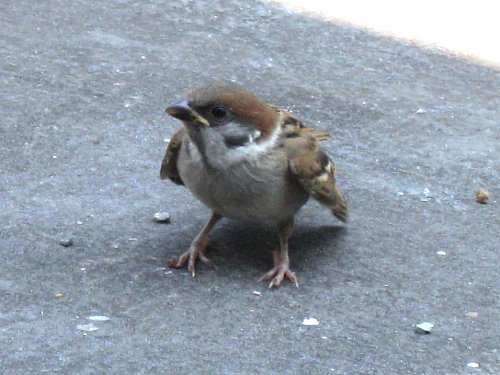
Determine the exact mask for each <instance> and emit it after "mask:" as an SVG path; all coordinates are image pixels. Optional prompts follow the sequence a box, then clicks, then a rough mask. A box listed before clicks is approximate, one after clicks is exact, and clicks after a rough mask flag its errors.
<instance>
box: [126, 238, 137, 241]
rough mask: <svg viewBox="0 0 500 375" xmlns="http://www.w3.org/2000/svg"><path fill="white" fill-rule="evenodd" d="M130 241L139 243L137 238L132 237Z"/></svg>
mask: <svg viewBox="0 0 500 375" xmlns="http://www.w3.org/2000/svg"><path fill="white" fill-rule="evenodd" d="M128 240H129V241H137V238H135V237H130V238H129V239H128Z"/></svg>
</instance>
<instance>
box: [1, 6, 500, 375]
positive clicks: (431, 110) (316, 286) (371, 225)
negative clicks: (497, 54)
mask: <svg viewBox="0 0 500 375" xmlns="http://www.w3.org/2000/svg"><path fill="white" fill-rule="evenodd" d="M213 80H226V81H227V80H229V81H235V82H237V83H240V84H243V85H245V86H247V87H248V88H250V89H252V90H253V91H255V92H256V93H258V94H259V95H261V96H262V97H264V98H265V99H267V100H269V101H271V102H273V103H276V104H278V105H281V106H284V107H288V108H290V109H291V110H292V111H294V113H296V114H297V115H298V116H299V117H300V118H301V119H303V120H304V121H305V122H306V123H308V124H310V125H313V126H317V127H320V128H323V129H327V130H329V131H331V133H332V135H333V136H332V139H331V140H329V141H327V142H326V143H325V145H324V147H325V148H326V149H327V150H328V152H329V154H330V155H331V156H332V158H333V159H334V160H335V161H336V164H337V168H338V179H339V182H340V183H341V185H342V188H343V191H345V193H346V196H347V198H348V200H349V203H350V209H351V211H350V212H351V220H350V223H349V224H348V225H347V226H342V225H341V224H339V223H338V222H336V221H335V219H334V218H333V217H332V216H331V215H330V214H329V212H328V211H327V210H324V209H321V208H320V207H319V205H317V204H315V203H313V202H310V203H308V205H307V206H305V207H304V208H303V209H302V210H301V212H300V214H299V215H298V216H297V219H296V223H297V224H296V232H295V234H294V235H293V237H292V239H291V245H290V246H291V250H290V251H291V262H292V269H293V270H294V271H295V272H296V273H297V276H298V278H299V283H300V287H299V288H295V287H294V286H293V285H291V284H284V285H283V286H282V287H280V288H279V289H276V290H272V291H269V290H268V289H267V283H259V282H258V278H259V276H260V275H262V274H263V273H264V272H266V271H268V270H269V268H270V266H271V263H272V257H271V251H272V250H273V249H274V247H276V246H277V238H276V236H275V233H274V230H273V228H271V227H266V226H257V225H247V224H242V223H235V222H230V221H222V222H221V223H220V224H219V225H218V226H217V228H216V229H215V230H214V232H213V233H212V236H211V238H212V246H213V249H212V251H211V253H210V255H211V258H212V259H213V260H214V262H215V263H216V264H217V265H218V269H217V270H213V269H209V268H207V267H204V266H199V268H198V273H197V277H196V278H194V279H193V278H192V277H191V276H190V275H189V274H188V273H187V272H186V271H185V270H170V269H168V268H166V265H165V263H164V261H165V259H167V258H169V257H171V256H174V255H177V254H178V253H179V252H180V251H182V250H185V249H186V247H187V246H188V245H189V243H190V241H191V240H192V239H193V237H194V236H195V235H196V233H197V232H198V231H199V229H200V228H201V226H202V225H203V223H204V222H205V220H206V219H207V218H208V215H209V212H208V210H207V209H206V208H205V207H203V206H202V205H201V204H200V203H198V202H197V201H195V200H194V199H193V198H192V196H191V195H190V194H189V192H188V191H187V190H185V189H183V188H182V187H178V186H175V185H174V184H172V183H168V182H165V181H160V179H159V168H160V163H161V159H162V157H163V153H164V149H165V144H164V139H165V138H169V137H170V136H171V135H172V134H173V132H174V131H175V129H176V127H177V126H178V123H177V122H176V121H175V120H174V119H172V118H168V117H167V116H166V115H165V114H164V108H165V107H166V105H167V104H168V103H170V102H172V101H174V100H177V99H179V98H181V97H182V95H183V93H184V92H185V91H186V90H188V89H190V88H192V87H195V86H198V85H201V84H204V83H207V82H211V81H213ZM499 91H500V74H499V70H498V69H495V68H493V67H491V66H490V67H489V66H486V65H481V64H480V63H478V62H474V61H471V60H467V59H465V58H462V57H459V56H455V55H453V54H450V53H445V52H440V51H433V50H426V49H422V48H420V47H417V46H415V45H412V44H410V43H403V42H400V41H396V40H394V39H390V38H386V37H382V36H380V35H377V34H374V33H370V32H367V31H363V30H360V29H356V28H354V27H350V26H346V25H341V24H336V23H334V22H328V21H325V20H320V19H316V18H313V17H312V16H308V15H306V14H299V13H291V12H289V11H287V10H286V9H284V8H280V7H279V6H277V5H272V4H269V3H266V2H260V1H249V2H239V1H235V0H223V1H215V2H210V3H209V2H202V1H195V2H188V1H183V2H163V1H128V0H123V1H113V2H95V1H88V0H87V1H78V2H77V1H61V0H51V1H44V2H32V1H24V0H16V1H2V3H1V4H0V160H1V163H0V201H1V210H0V353H1V354H0V369H1V370H0V372H1V373H2V374H39V373H49V374H211V373H213V374H231V375H232V374H498V373H500V358H499V357H500V355H499V346H500V345H499V342H500V339H499V335H498V332H499V321H500V316H499V299H498V290H500V283H499V278H498V251H499V247H500V246H499V243H500V235H499V233H500V225H499V213H500V211H499V205H498V198H497V197H498V196H499V194H500V190H499V186H500V184H499V177H500V146H499V145H500V142H499V137H500V131H499V129H500V123H499V122H500V96H499ZM478 187H484V188H486V189H489V190H490V192H491V199H490V201H489V203H488V204H485V205H481V204H478V203H476V202H475V201H474V191H475V189H477V188H478ZM158 211H168V212H169V213H170V214H171V215H172V222H171V223H170V224H158V223H155V222H154V221H153V220H152V218H153V215H154V213H155V212H158ZM67 238H71V239H72V240H73V242H74V245H73V246H70V247H64V246H61V245H60V243H59V241H60V240H61V239H67ZM438 252H441V253H438ZM256 292H258V293H256ZM259 293H260V294H259ZM92 316H105V317H108V318H109V320H107V321H102V320H101V321H100V320H97V321H96V320H90V319H89V317H92ZM305 318H315V319H317V320H318V322H319V324H318V325H316V326H306V325H304V324H303V321H304V319H305ZM94 319H96V318H94ZM97 319H99V318H97ZM421 322H431V323H433V324H434V329H433V330H432V332H431V333H430V334H419V333H416V332H415V325H416V324H418V323H421ZM95 328H97V329H95ZM471 363H477V364H478V367H475V368H474V367H470V366H473V365H468V364H471Z"/></svg>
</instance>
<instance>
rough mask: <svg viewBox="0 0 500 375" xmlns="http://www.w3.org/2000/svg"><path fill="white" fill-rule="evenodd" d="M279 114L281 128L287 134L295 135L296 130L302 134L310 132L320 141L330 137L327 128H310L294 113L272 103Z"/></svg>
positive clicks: (272, 106)
mask: <svg viewBox="0 0 500 375" xmlns="http://www.w3.org/2000/svg"><path fill="white" fill-rule="evenodd" d="M270 107H271V108H273V109H274V110H275V111H276V112H278V114H279V118H280V120H279V121H280V124H281V128H282V129H283V131H284V133H285V135H288V136H293V135H294V134H295V133H296V132H300V133H301V134H310V135H312V136H313V137H314V138H316V139H317V140H318V141H324V140H325V139H328V138H330V134H329V133H328V132H327V131H325V130H320V129H314V128H310V127H308V126H306V125H304V123H303V122H302V121H300V120H299V119H298V118H297V117H296V116H295V115H294V114H292V113H290V112H288V111H286V110H284V109H283V108H280V107H278V106H276V105H270Z"/></svg>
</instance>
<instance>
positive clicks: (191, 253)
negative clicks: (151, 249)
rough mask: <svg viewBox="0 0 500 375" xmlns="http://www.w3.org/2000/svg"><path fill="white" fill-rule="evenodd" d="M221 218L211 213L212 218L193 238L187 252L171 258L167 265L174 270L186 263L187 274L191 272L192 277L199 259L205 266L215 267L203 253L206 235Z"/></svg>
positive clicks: (205, 246)
mask: <svg viewBox="0 0 500 375" xmlns="http://www.w3.org/2000/svg"><path fill="white" fill-rule="evenodd" d="M221 218H222V216H221V215H219V214H218V213H215V212H212V216H211V217H210V219H209V220H208V222H207V223H206V224H205V226H204V227H203V229H202V230H201V232H200V233H198V235H197V236H196V237H195V239H194V240H193V242H191V246H189V250H188V251H186V252H185V253H183V254H181V255H180V256H179V257H178V258H171V259H169V260H168V261H167V264H168V265H169V266H170V267H174V268H182V267H184V266H185V265H186V263H187V269H188V272H191V274H192V275H193V277H194V276H195V267H194V266H195V263H196V260H197V259H199V260H200V261H201V262H202V263H204V264H206V265H207V266H210V267H214V268H215V265H214V264H213V263H212V261H211V260H210V259H208V258H207V257H206V256H205V252H206V250H207V244H208V233H209V232H210V231H211V230H212V228H213V227H214V226H215V224H216V223H217V222H218V221H219V220H220V219H221Z"/></svg>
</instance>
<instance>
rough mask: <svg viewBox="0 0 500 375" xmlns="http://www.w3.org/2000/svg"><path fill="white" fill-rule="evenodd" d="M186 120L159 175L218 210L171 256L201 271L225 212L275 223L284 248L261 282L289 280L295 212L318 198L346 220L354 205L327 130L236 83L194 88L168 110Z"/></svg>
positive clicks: (177, 263) (293, 277) (242, 218)
mask: <svg viewBox="0 0 500 375" xmlns="http://www.w3.org/2000/svg"><path fill="white" fill-rule="evenodd" d="M166 112H167V113H168V114H169V115H170V116H173V117H175V118H177V119H179V120H181V121H182V123H183V126H181V127H180V129H179V130H178V131H177V132H176V133H175V134H174V135H173V136H172V138H171V140H170V142H169V144H168V147H167V150H166V153H165V156H164V158H163V161H162V165H161V171H160V177H161V179H170V180H171V181H173V182H174V183H176V184H179V185H184V186H186V187H187V188H188V189H189V190H190V191H191V193H192V194H193V195H194V196H195V197H196V198H197V199H198V200H200V201H201V202H202V203H203V204H204V205H206V206H207V207H208V208H210V209H211V211H212V215H211V217H210V219H209V220H208V222H207V223H206V224H205V226H204V227H203V229H202V230H201V232H200V233H199V234H198V235H197V236H196V237H195V239H194V240H193V242H192V243H191V246H190V247H189V249H188V250H187V251H186V252H184V253H183V254H181V255H180V256H179V257H175V258H172V259H170V260H168V261H167V263H168V265H169V266H170V267H174V268H182V267H184V266H186V265H187V269H188V271H189V272H191V273H192V275H193V277H194V276H195V263H196V262H197V261H198V260H199V261H201V262H202V263H204V264H206V265H208V266H212V267H214V264H213V263H212V261H211V260H210V259H209V258H208V257H207V255H206V252H207V244H208V234H209V232H210V231H211V229H212V228H213V227H214V226H215V224H216V223H217V222H218V221H219V220H220V219H221V218H223V217H225V218H229V219H234V220H240V221H247V222H248V221H253V222H272V223H274V224H276V227H277V231H278V237H279V249H278V250H277V251H274V252H273V259H274V267H273V268H272V269H271V270H270V271H269V272H267V273H265V274H264V275H263V276H262V278H261V280H268V281H270V284H269V287H270V288H272V287H276V286H279V285H280V284H281V283H282V281H283V280H284V279H288V280H289V281H291V282H293V283H294V284H295V285H296V286H298V282H297V277H296V275H295V273H293V272H292V271H291V270H290V260H289V256H288V240H289V238H290V236H291V234H292V232H293V222H294V216H295V214H296V213H297V211H298V210H299V209H300V208H301V207H302V206H303V205H304V204H305V203H306V202H307V200H308V199H309V197H313V198H314V199H316V200H317V201H318V202H319V203H321V204H322V205H323V206H325V207H326V208H328V209H329V210H330V211H331V212H332V214H333V215H335V216H336V217H337V218H338V219H340V220H341V221H344V222H345V221H346V219H347V203H346V199H345V198H344V196H343V195H342V193H341V191H340V190H339V187H338V185H337V183H336V180H335V165H334V163H333V162H332V161H331V160H330V158H329V157H328V156H327V154H326V153H325V151H324V150H322V149H321V147H320V141H322V140H325V139H327V138H328V137H329V135H328V133H327V132H325V131H321V130H316V129H313V128H310V127H306V126H305V125H304V124H303V123H302V122H301V121H299V120H298V119H297V118H296V117H295V116H294V115H292V114H291V113H289V112H288V111H286V110H284V109H281V108H279V107H277V106H274V105H271V104H267V103H266V102H265V101H263V100H262V99H260V98H259V97H258V96H256V95H255V94H253V93H252V92H250V91H248V90H246V89H245V88H243V87H241V86H237V85H233V84H213V85H208V86H204V87H201V88H198V89H195V90H193V91H191V92H190V93H189V94H188V95H187V97H186V98H185V99H184V100H182V101H180V102H178V103H176V104H173V105H171V106H169V107H168V108H167V109H166Z"/></svg>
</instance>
